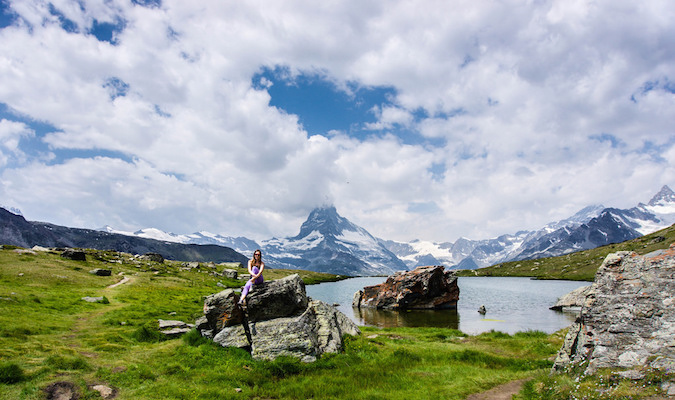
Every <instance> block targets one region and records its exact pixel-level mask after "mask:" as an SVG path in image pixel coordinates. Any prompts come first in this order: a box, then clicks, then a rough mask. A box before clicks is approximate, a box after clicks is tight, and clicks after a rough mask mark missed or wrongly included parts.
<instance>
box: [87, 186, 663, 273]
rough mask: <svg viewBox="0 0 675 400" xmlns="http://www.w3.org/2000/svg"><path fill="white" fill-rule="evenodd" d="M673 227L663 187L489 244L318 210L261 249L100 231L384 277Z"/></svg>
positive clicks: (209, 238) (194, 237)
mask: <svg viewBox="0 0 675 400" xmlns="http://www.w3.org/2000/svg"><path fill="white" fill-rule="evenodd" d="M673 223H675V193H674V192H673V191H672V190H671V189H670V188H669V187H668V186H664V187H663V188H661V190H660V191H659V192H658V193H657V194H656V195H654V197H653V198H652V199H651V200H650V201H649V202H648V203H647V204H643V203H639V204H638V205H637V206H636V207H633V208H630V209H627V210H621V209H617V208H605V207H604V206H602V205H593V206H588V207H586V208H584V209H582V210H580V211H579V212H577V213H576V214H574V215H573V216H571V217H569V218H566V219H563V220H560V221H557V222H552V223H549V224H547V225H546V226H544V227H543V228H541V229H539V230H536V231H520V232H516V233H515V234H506V235H501V236H498V237H496V238H492V239H482V240H471V239H466V238H459V239H458V240H457V241H455V242H454V243H452V242H429V241H421V240H414V241H412V242H409V243H403V242H396V241H392V240H383V239H378V238H375V237H373V236H372V235H371V234H370V233H368V231H367V230H365V229H364V228H361V227H359V226H357V225H355V224H353V223H351V222H350V221H349V220H347V219H346V218H343V217H342V216H340V215H339V214H338V213H337V210H336V209H335V207H332V206H330V207H322V208H317V209H315V210H313V211H312V212H311V213H310V214H309V217H308V218H307V220H306V221H305V222H304V223H303V224H302V226H301V228H300V233H299V234H298V235H297V236H294V237H289V238H281V239H278V238H272V239H268V240H264V241H262V242H260V243H257V242H255V241H253V240H251V239H247V238H245V237H228V236H222V235H217V234H212V233H209V232H197V233H193V234H189V235H177V234H173V233H166V232H163V231H161V230H159V229H155V228H147V229H142V230H139V231H136V232H121V231H115V230H114V229H112V228H110V227H105V228H102V229H100V230H103V231H107V232H110V233H121V234H125V235H129V236H139V237H143V238H150V239H156V240H161V241H165V242H176V243H183V244H216V245H220V246H226V247H230V248H232V249H234V250H236V251H237V252H239V253H241V254H244V255H246V256H248V257H250V256H251V254H252V253H253V251H254V250H255V249H262V251H263V254H264V259H265V261H266V263H267V265H269V266H271V267H273V268H294V269H296V268H297V269H309V270H314V271H320V272H331V273H335V274H344V275H379V274H389V273H392V272H394V271H397V270H402V269H412V268H414V267H416V266H419V265H445V266H446V268H455V269H475V268H480V267H485V266H489V265H494V264H498V263H500V262H505V261H513V260H525V259H535V258H543V257H552V256H558V255H563V254H568V253H571V252H574V251H579V250H586V249H591V248H595V247H598V246H603V245H605V244H609V243H616V242H621V241H625V240H629V239H633V238H636V237H639V236H642V235H645V234H648V233H652V232H655V231H657V230H659V229H662V228H665V227H667V226H670V225H672V224H673Z"/></svg>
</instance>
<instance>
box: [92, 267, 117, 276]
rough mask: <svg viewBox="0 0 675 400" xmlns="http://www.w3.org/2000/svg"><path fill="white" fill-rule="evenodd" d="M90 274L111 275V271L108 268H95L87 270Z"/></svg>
mask: <svg viewBox="0 0 675 400" xmlns="http://www.w3.org/2000/svg"><path fill="white" fill-rule="evenodd" d="M89 273H90V274H94V275H96V276H110V275H112V271H111V270H109V269H103V268H96V269H92V270H91V271H89Z"/></svg>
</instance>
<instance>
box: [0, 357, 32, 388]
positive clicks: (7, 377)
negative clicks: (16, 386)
mask: <svg viewBox="0 0 675 400" xmlns="http://www.w3.org/2000/svg"><path fill="white" fill-rule="evenodd" d="M25 379H26V374H25V373H24V372H23V369H21V367H20V366H19V364H17V363H13V362H6V363H2V364H0V382H2V383H10V384H11V383H17V382H21V381H23V380H25Z"/></svg>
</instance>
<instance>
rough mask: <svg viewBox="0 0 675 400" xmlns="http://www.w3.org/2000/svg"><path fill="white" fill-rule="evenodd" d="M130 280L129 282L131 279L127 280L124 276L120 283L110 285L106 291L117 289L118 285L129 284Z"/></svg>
mask: <svg viewBox="0 0 675 400" xmlns="http://www.w3.org/2000/svg"><path fill="white" fill-rule="evenodd" d="M130 280H131V278H129V277H128V276H125V277H124V278H123V279H122V280H121V281H119V282H117V283H114V284H112V285H110V286H108V287H106V289H113V288H116V287H118V286H119V285H124V284H125V283H127V282H129V281H130Z"/></svg>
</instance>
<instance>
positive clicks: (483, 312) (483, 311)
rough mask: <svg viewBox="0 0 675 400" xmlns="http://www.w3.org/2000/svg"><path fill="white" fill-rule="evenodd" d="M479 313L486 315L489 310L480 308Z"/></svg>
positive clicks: (483, 307)
mask: <svg viewBox="0 0 675 400" xmlns="http://www.w3.org/2000/svg"><path fill="white" fill-rule="evenodd" d="M478 313H479V314H483V315H485V314H486V313H487V309H486V308H485V306H480V307H478Z"/></svg>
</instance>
